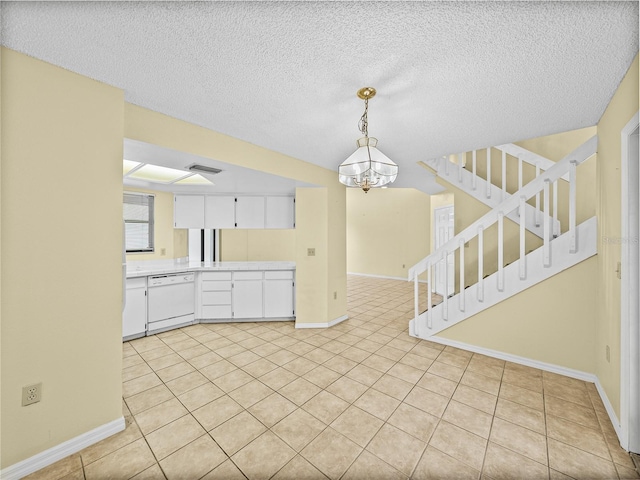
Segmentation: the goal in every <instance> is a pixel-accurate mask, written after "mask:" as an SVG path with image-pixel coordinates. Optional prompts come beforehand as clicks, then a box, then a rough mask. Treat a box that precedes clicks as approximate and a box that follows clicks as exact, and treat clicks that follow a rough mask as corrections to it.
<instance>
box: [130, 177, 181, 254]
mask: <svg viewBox="0 0 640 480" xmlns="http://www.w3.org/2000/svg"><path fill="white" fill-rule="evenodd" d="M124 190H125V191H126V192H139V193H140V192H141V193H152V194H154V195H155V200H154V207H153V208H154V230H153V235H154V243H155V249H154V250H155V251H154V252H153V253H130V254H127V261H140V260H168V259H172V258H183V257H186V256H187V255H188V254H189V230H187V229H184V228H173V193H170V192H161V191H158V190H145V189H141V188H133V187H127V186H125V187H124ZM162 249H164V250H165V254H164V255H163V254H162Z"/></svg>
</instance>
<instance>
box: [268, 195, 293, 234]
mask: <svg viewBox="0 0 640 480" xmlns="http://www.w3.org/2000/svg"><path fill="white" fill-rule="evenodd" d="M266 202H267V208H266V214H265V225H264V226H265V228H294V222H295V210H294V199H293V197H266Z"/></svg>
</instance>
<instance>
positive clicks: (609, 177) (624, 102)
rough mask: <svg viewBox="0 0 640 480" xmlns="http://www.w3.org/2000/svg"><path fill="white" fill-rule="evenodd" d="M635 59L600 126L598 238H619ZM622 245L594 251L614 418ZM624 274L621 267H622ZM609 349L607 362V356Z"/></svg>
mask: <svg viewBox="0 0 640 480" xmlns="http://www.w3.org/2000/svg"><path fill="white" fill-rule="evenodd" d="M638 68H639V65H638V56H636V58H635V60H634V62H633V64H632V65H631V68H630V69H629V71H628V72H627V74H626V76H625V77H624V79H623V81H622V83H621V84H620V86H619V87H618V90H617V91H616V94H615V95H614V97H613V98H612V99H611V102H610V103H609V105H608V107H607V109H606V110H605V112H604V114H603V115H602V117H601V118H600V121H599V122H598V165H597V171H598V172H597V173H598V180H597V181H598V183H597V189H596V192H597V197H598V229H599V232H598V233H599V238H601V239H603V238H610V239H619V238H620V236H621V234H622V227H621V216H620V209H621V197H620V189H621V185H622V183H621V177H620V168H621V148H620V147H621V143H620V142H621V138H620V133H621V131H622V129H623V128H624V126H625V125H626V124H627V123H628V122H629V120H631V118H632V117H633V115H635V113H636V112H637V111H638ZM620 246H621V245H620V242H616V241H613V242H600V245H599V246H598V269H597V279H598V302H597V305H596V308H597V316H598V323H597V328H596V344H595V352H594V355H595V359H596V373H597V375H598V378H599V379H600V383H601V384H602V386H603V387H604V390H605V392H606V393H607V397H608V398H609V401H610V402H611V404H612V405H613V408H614V409H615V411H616V414H617V415H618V416H619V415H620V280H619V279H618V278H617V274H616V269H617V268H616V267H617V262H619V261H620V259H621V250H620ZM623 270H624V266H623ZM607 345H608V346H609V347H610V349H611V357H610V358H611V360H610V361H609V362H607V360H606V357H605V351H606V347H607Z"/></svg>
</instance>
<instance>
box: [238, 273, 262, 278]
mask: <svg viewBox="0 0 640 480" xmlns="http://www.w3.org/2000/svg"><path fill="white" fill-rule="evenodd" d="M233 279H234V280H262V272H233Z"/></svg>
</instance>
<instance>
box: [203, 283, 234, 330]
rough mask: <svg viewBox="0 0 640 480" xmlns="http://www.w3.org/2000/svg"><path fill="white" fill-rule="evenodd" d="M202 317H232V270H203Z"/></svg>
mask: <svg viewBox="0 0 640 480" xmlns="http://www.w3.org/2000/svg"><path fill="white" fill-rule="evenodd" d="M200 278H201V282H202V287H201V294H200V295H201V303H202V311H201V313H200V315H201V317H202V318H205V319H206V318H209V319H216V320H217V319H228V318H231V316H232V315H231V272H202V274H201V277H200Z"/></svg>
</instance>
